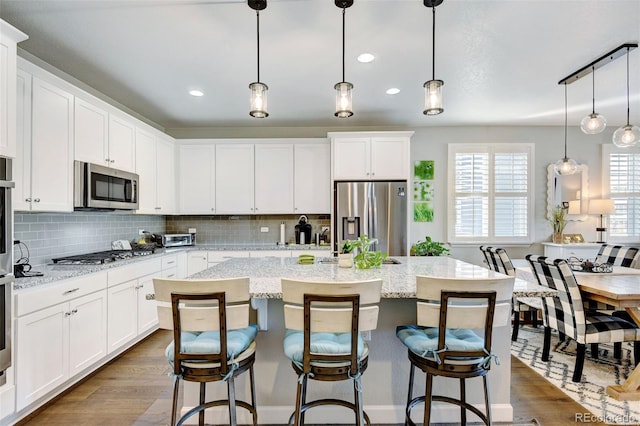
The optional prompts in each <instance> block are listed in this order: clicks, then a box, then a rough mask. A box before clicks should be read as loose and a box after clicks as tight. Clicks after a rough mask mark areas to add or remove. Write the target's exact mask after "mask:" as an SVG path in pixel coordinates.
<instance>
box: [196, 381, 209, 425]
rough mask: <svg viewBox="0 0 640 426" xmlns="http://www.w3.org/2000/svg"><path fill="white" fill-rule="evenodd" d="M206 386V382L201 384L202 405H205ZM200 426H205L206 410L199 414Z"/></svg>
mask: <svg viewBox="0 0 640 426" xmlns="http://www.w3.org/2000/svg"><path fill="white" fill-rule="evenodd" d="M206 385H207V384H206V383H205V382H202V383H200V405H202V404H204V400H205V392H206V390H205V389H206ZM198 425H199V426H204V410H200V412H199V413H198Z"/></svg>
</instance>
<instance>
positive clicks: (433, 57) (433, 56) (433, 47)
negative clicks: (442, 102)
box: [431, 2, 436, 80]
mask: <svg viewBox="0 0 640 426" xmlns="http://www.w3.org/2000/svg"><path fill="white" fill-rule="evenodd" d="M431 10H432V11H433V13H432V15H433V25H432V26H431V28H432V35H431V40H432V45H431V67H432V68H431V73H432V77H431V79H432V80H435V79H436V6H435V2H434V4H433V7H432V8H431Z"/></svg>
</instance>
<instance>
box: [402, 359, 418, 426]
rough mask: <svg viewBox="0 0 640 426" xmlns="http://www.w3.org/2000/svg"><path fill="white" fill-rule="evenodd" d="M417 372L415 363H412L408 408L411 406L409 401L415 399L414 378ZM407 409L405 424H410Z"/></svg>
mask: <svg viewBox="0 0 640 426" xmlns="http://www.w3.org/2000/svg"><path fill="white" fill-rule="evenodd" d="M415 373H416V368H415V366H414V365H413V363H411V367H410V369H409V390H408V392H407V408H408V407H409V403H410V402H411V400H412V399H413V378H414V376H415ZM406 411H407V410H406V409H405V419H404V424H405V425H408V424H409V413H407V412H406Z"/></svg>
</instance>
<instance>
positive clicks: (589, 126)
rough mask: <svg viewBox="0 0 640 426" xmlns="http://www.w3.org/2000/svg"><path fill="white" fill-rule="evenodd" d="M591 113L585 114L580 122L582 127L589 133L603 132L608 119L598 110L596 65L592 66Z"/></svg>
mask: <svg viewBox="0 0 640 426" xmlns="http://www.w3.org/2000/svg"><path fill="white" fill-rule="evenodd" d="M591 72H592V76H591V94H592V97H591V101H592V107H591V114H588V115H587V116H585V117H584V118H583V119H582V121H581V122H580V129H581V130H582V131H583V132H584V133H586V134H588V135H595V134H598V133H602V132H603V131H604V128H605V127H607V119H606V118H604V116H602V115H601V114H598V113H597V112H596V69H595V67H591Z"/></svg>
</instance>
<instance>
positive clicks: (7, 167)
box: [0, 158, 14, 385]
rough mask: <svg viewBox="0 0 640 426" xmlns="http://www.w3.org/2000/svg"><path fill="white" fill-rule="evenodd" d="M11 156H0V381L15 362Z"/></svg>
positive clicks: (2, 381) (1, 383)
mask: <svg viewBox="0 0 640 426" xmlns="http://www.w3.org/2000/svg"><path fill="white" fill-rule="evenodd" d="M13 187H14V183H13V182H11V160H9V159H6V158H0V385H3V384H4V383H5V382H6V376H5V371H6V370H7V368H9V367H10V366H11V290H12V286H13V281H14V277H13V273H12V272H13V271H12V268H13V266H12V263H13V262H12V260H11V259H12V257H13V254H12V253H13V252H12V251H13V209H12V208H11V206H12V204H11V188H13Z"/></svg>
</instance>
